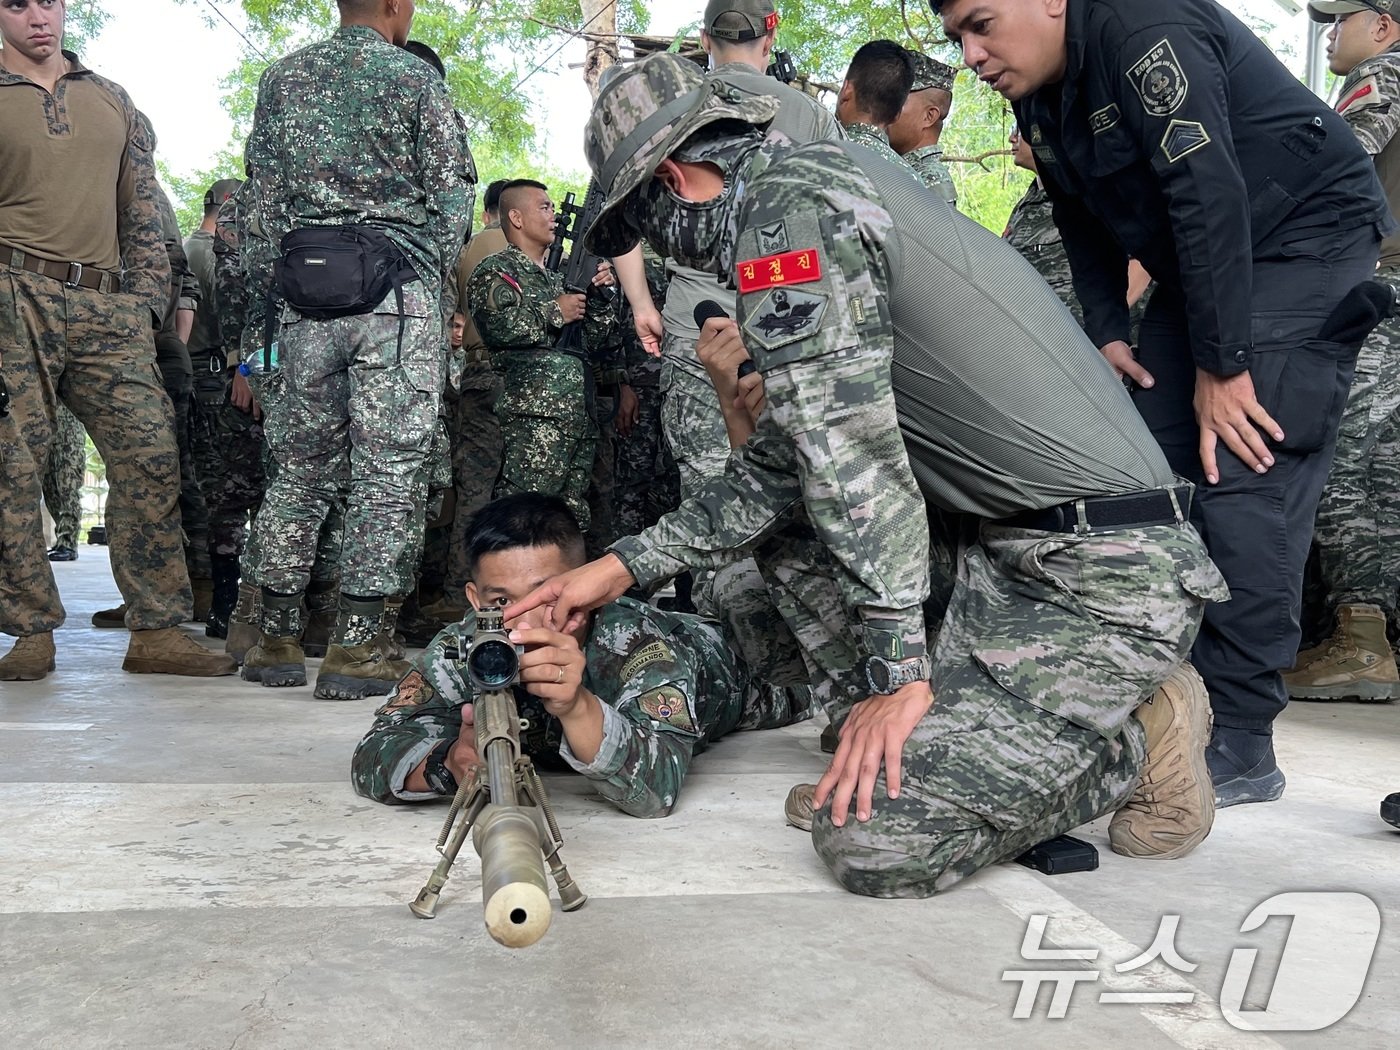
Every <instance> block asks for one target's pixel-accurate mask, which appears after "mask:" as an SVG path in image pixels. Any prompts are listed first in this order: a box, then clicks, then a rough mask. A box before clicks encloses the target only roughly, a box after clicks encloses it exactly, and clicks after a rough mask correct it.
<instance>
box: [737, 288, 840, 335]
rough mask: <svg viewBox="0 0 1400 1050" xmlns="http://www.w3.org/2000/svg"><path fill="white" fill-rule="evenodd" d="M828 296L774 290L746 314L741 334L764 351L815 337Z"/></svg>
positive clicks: (794, 289) (818, 293)
mask: <svg viewBox="0 0 1400 1050" xmlns="http://www.w3.org/2000/svg"><path fill="white" fill-rule="evenodd" d="M828 301H829V297H828V296H826V295H823V294H821V293H820V292H807V291H802V290H800V289H797V288H775V289H773V290H772V291H771V292H769V293H768V294H767V295H766V296H764V297H763V299H762V300H760V301H759V304H758V305H757V306H755V307H754V308H752V309H751V310H749V311H748V315H747V317H746V318H745V320H744V331H745V332H746V333H747V334H748V335H750V336H752V337H753V339H754V341H755V342H757V343H758V345H759V346H762V347H763V348H764V349H765V350H774V349H776V348H777V347H780V346H784V345H786V344H787V343H793V342H796V341H797V340H799V339H806V338H807V337H808V336H811V335H815V334H816V333H817V332H818V331H819V330H820V329H821V326H822V318H823V317H824V316H825V315H826V306H827V302H828Z"/></svg>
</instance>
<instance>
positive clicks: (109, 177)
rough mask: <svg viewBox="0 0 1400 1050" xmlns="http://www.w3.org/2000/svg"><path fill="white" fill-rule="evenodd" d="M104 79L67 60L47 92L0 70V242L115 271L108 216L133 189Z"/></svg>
mask: <svg viewBox="0 0 1400 1050" xmlns="http://www.w3.org/2000/svg"><path fill="white" fill-rule="evenodd" d="M70 61H72V60H71V59H70ZM106 85H107V82H106V81H104V80H103V79H102V78H101V77H99V76H97V75H96V74H95V73H93V72H92V71H91V70H88V69H84V68H83V67H82V65H81V64H80V63H78V62H76V61H73V71H72V72H70V73H68V74H66V75H65V76H64V77H63V78H62V79H61V80H59V82H58V84H57V85H56V87H55V88H54V93H53V94H52V95H50V94H49V93H48V92H47V91H45V90H44V89H43V88H42V87H40V86H39V85H37V84H35V83H33V82H32V81H30V80H28V79H27V78H25V77H22V76H17V75H15V74H13V73H10V72H8V71H6V70H4V69H3V68H0V245H4V246H7V247H10V248H19V249H21V250H22V251H25V252H28V253H30V254H32V255H37V256H39V257H41V258H44V259H52V260H56V261H59V262H77V263H82V264H83V265H84V266H93V267H97V268H98V269H102V270H108V271H110V272H113V273H116V272H118V271H120V270H121V268H122V258H121V249H120V247H119V245H118V233H117V216H118V211H119V210H120V208H121V207H123V206H124V204H125V203H127V202H129V201H130V200H131V198H132V196H133V194H134V192H135V188H134V185H133V179H132V173H131V166H130V164H129V162H128V158H127V143H128V142H129V141H130V139H131V136H132V135H133V134H134V128H133V125H132V124H131V123H130V122H129V114H128V111H127V109H126V107H125V106H124V105H123V99H122V98H119V97H118V96H117V95H116V94H115V93H113V92H112V91H110V90H109V89H108V87H107V86H106ZM99 186H100V187H115V190H116V192H115V193H113V192H111V191H110V190H109V191H108V192H105V193H96V192H94V190H95V188H96V187H99Z"/></svg>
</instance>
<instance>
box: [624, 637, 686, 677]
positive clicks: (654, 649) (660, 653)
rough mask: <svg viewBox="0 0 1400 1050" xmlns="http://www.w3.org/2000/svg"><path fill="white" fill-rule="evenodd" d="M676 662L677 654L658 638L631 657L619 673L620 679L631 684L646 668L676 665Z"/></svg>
mask: <svg viewBox="0 0 1400 1050" xmlns="http://www.w3.org/2000/svg"><path fill="white" fill-rule="evenodd" d="M675 660H676V654H675V653H673V652H672V651H671V647H670V646H669V645H667V644H666V643H665V642H663V641H662V640H661V639H659V638H658V639H657V640H656V641H654V642H648V643H647V644H646V645H644V646H642V647H641V648H640V649H638V650H637V651H636V652H635V653H633V654H632V655H631V656H629V657H628V658H627V662H626V663H624V664H623V665H622V670H620V671H619V672H618V677H619V678H620V679H622V681H624V682H630V681H631V680H632V679H633V678H636V677H637V675H638V673H639V672H641V670H642V669H643V668H645V667H650V666H651V665H652V664H659V663H674V662H675Z"/></svg>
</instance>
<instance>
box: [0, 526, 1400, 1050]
mask: <svg viewBox="0 0 1400 1050" xmlns="http://www.w3.org/2000/svg"><path fill="white" fill-rule="evenodd" d="M55 568H56V571H57V574H58V579H59V582H60V586H61V588H62V591H63V595H64V599H65V601H66V602H67V605H68V609H69V624H68V626H66V627H65V628H63V630H62V631H61V632H60V633H59V635H58V647H59V653H58V663H59V670H58V672H57V673H56V674H54V675H51V676H50V677H49V678H48V679H47V680H46V681H44V682H41V683H3V684H0V779H3V780H4V781H5V782H6V789H5V796H6V798H5V802H4V817H3V824H2V825H0V826H3V828H4V830H3V832H0V1032H3V1036H0V1040H3V1045H4V1046H5V1047H15V1048H24V1050H28V1048H39V1047H55V1048H63V1050H82V1048H87V1047H133V1048H141V1050H149V1048H164V1047H177V1048H186V1047H189V1048H203V1047H220V1048H225V1047H227V1048H241V1050H255V1048H273V1047H288V1048H307V1047H322V1046H325V1047H331V1046H337V1047H385V1048H387V1047H415V1046H429V1045H431V1046H442V1047H467V1046H483V1047H507V1046H520V1047H534V1046H541V1047H543V1046H550V1047H569V1048H572V1047H655V1046H665V1047H668V1048H673V1050H674V1048H681V1047H707V1048H708V1047H729V1046H736V1047H748V1046H753V1047H789V1046H790V1047H812V1046H842V1045H867V1046H894V1047H905V1046H909V1047H916V1046H917V1047H964V1046H985V1047H1002V1046H1012V1045H1016V1044H1020V1045H1025V1046H1035V1047H1066V1048H1069V1047H1073V1048H1083V1047H1086V1046H1094V1045H1096V1044H1102V1045H1109V1046H1123V1047H1126V1046H1132V1047H1134V1048H1135V1050H1151V1048H1159V1047H1160V1048H1164V1050H1169V1048H1171V1047H1174V1046H1182V1047H1190V1048H1207V1047H1300V1048H1301V1047H1313V1046H1322V1045H1324V1044H1325V1045H1332V1044H1337V1043H1340V1044H1342V1045H1345V1046H1347V1047H1348V1048H1354V1050H1366V1048H1376V1050H1379V1048H1382V1047H1387V1048H1388V1047H1394V1046H1395V1045H1396V1041H1397V1036H1396V1034H1395V1033H1396V1032H1400V1003H1397V1000H1396V997H1395V994H1394V990H1395V988H1396V986H1397V980H1400V942H1397V931H1396V930H1395V928H1394V927H1393V925H1391V922H1390V920H1392V919H1393V918H1394V916H1395V914H1396V906H1397V903H1400V834H1397V833H1393V832H1391V831H1390V830H1388V829H1387V828H1386V826H1385V825H1383V824H1382V823H1381V822H1380V820H1379V819H1378V818H1377V816H1376V807H1377V803H1378V801H1379V799H1380V798H1381V796H1382V795H1384V794H1386V793H1388V792H1390V791H1393V790H1400V705H1394V706H1361V705H1352V704H1335V705H1321V704H1318V705H1310V706H1305V705H1302V704H1298V705H1294V706H1293V707H1292V708H1291V709H1290V710H1289V711H1288V712H1287V714H1286V715H1285V716H1284V719H1283V721H1282V723H1281V726H1280V729H1279V733H1278V749H1279V753H1280V758H1281V761H1282V764H1283V766H1284V768H1285V770H1286V771H1287V773H1288V776H1289V787H1288V792H1287V794H1286V795H1285V796H1284V798H1283V800H1282V801H1280V802H1278V803H1274V804H1272V805H1266V806H1245V807H1240V808H1236V809H1231V810H1226V811H1223V812H1222V813H1221V814H1220V815H1219V817H1218V819H1217V821H1216V825H1215V830H1214V832H1213V834H1212V835H1211V837H1210V839H1209V840H1208V841H1207V842H1206V843H1205V845H1204V846H1203V847H1202V848H1201V849H1199V850H1198V851H1197V852H1196V853H1195V854H1194V855H1193V856H1191V857H1189V858H1187V859H1185V860H1182V861H1177V862H1171V863H1162V864H1153V863H1149V862H1142V861H1138V862H1134V861H1130V860H1126V859H1124V858H1121V857H1118V856H1116V855H1115V854H1113V853H1112V852H1110V851H1109V850H1108V846H1107V840H1106V836H1105V833H1104V828H1103V826H1102V825H1101V824H1096V825H1091V826H1089V827H1088V828H1085V829H1082V831H1081V834H1082V835H1083V836H1084V837H1087V838H1088V839H1090V840H1091V841H1093V842H1094V843H1095V844H1096V845H1097V846H1098V847H1099V850H1100V857H1101V867H1100V868H1099V870H1098V871H1096V872H1091V873H1083V874H1076V875H1066V876H1057V877H1045V876H1042V875H1039V874H1037V873H1034V872H1031V871H1029V870H1027V869H1024V868H1021V867H1019V866H1016V865H1006V866H1002V867H1001V868H998V869H996V870H992V871H987V872H984V873H981V874H979V875H978V876H976V877H974V878H973V879H971V880H968V881H967V882H965V883H964V884H963V885H961V886H959V887H957V888H955V889H953V890H952V891H951V892H949V893H948V894H946V895H944V896H942V897H939V898H935V899H932V900H927V901H876V900H865V899H860V898H855V897H852V896H849V895H847V894H845V893H843V892H842V891H840V890H839V889H838V888H837V887H836V886H835V885H834V884H833V882H832V881H831V880H830V878H829V877H828V875H827V873H826V871H825V870H824V868H823V867H822V866H821V864H820V863H819V862H818V860H817V858H816V856H815V855H814V854H813V852H812V850H811V847H810V845H809V842H808V840H807V837H806V836H804V835H803V834H801V833H799V832H797V831H795V830H794V829H792V828H789V827H786V826H785V825H784V823H783V820H782V816H781V807H782V800H783V797H784V795H785V793H786V792H787V789H788V787H789V786H790V785H791V784H793V783H795V782H797V781H799V780H806V779H811V778H813V777H815V776H816V775H817V774H818V773H819V772H820V770H821V769H822V768H823V760H822V757H821V755H820V753H819V751H818V748H817V733H818V727H817V726H816V725H814V724H808V725H804V726H797V727H794V728H792V729H790V730H781V731H777V732H771V733H755V734H743V735H740V736H737V737H733V738H730V739H728V740H726V741H724V742H723V743H721V744H720V745H719V746H718V747H716V748H714V749H713V750H712V751H710V752H708V753H707V754H705V755H704V756H702V757H701V758H699V759H698V760H697V761H696V764H695V766H694V772H693V773H692V774H691V777H690V779H689V781H688V782H687V785H686V789H685V793H684V795H683V796H682V799H681V804H680V807H679V809H678V811H677V812H676V813H675V814H674V815H673V816H672V817H671V818H669V819H667V820H661V821H638V820H634V819H632V818H630V817H626V816H623V815H622V814H620V813H617V812H615V811H614V810H612V809H611V808H609V807H608V806H607V805H605V804H603V803H602V802H601V801H600V800H599V799H598V798H597V797H596V796H594V795H593V794H592V793H591V792H589V791H588V790H587V788H586V786H585V784H584V783H582V782H581V781H580V780H579V779H578V778H554V779H553V780H552V782H551V789H552V792H553V794H554V797H555V799H556V802H557V810H558V814H559V821H560V824H561V826H562V830H563V832H564V836H565V846H566V851H567V852H566V854H565V857H566V860H567V861H568V863H569V866H570V870H571V871H572V873H573V875H574V877H575V879H576V880H577V881H578V883H579V885H580V886H581V887H582V888H583V889H584V890H585V891H586V892H587V893H588V894H589V896H590V898H591V899H590V902H589V903H588V905H587V906H586V907H584V908H583V909H582V910H581V911H578V912H575V913H573V914H569V915H565V914H562V913H556V915H555V917H554V924H553V927H552V928H551V929H550V931H549V933H548V934H547V935H546V937H545V939H544V940H543V941H541V942H540V943H539V944H537V945H535V946H534V947H532V948H528V949H524V950H522V951H517V952H512V951H509V950H507V949H505V948H501V947H499V946H497V945H496V944H495V943H494V942H492V941H491V940H490V939H489V938H488V937H487V935H486V933H485V931H484V929H483V927H482V924H481V904H480V898H479V881H478V873H479V868H478V864H477V860H476V857H475V855H474V854H473V853H471V852H470V850H466V851H464V852H463V857H462V860H461V862H460V863H459V865H458V867H457V869H456V872H455V874H454V877H453V878H452V880H451V881H450V882H449V883H448V885H447V889H446V891H445V896H444V901H443V906H442V908H441V910H440V912H439V917H438V918H437V919H436V920H435V921H433V922H423V921H420V920H418V919H415V918H414V917H413V916H412V915H411V914H410V913H409V911H408V908H407V906H406V905H407V902H408V901H409V900H410V899H412V897H413V896H414V894H415V893H416V892H417V890H418V888H419V886H420V885H421V884H422V882H423V880H424V878H425V876H426V875H427V873H428V871H429V870H430V868H431V867H432V865H433V863H434V861H435V857H436V855H435V853H434V851H433V842H434V839H435V837H436V833H437V829H438V826H439V824H440V822H441V817H442V809H441V807H438V806H428V807H426V808H396V809H389V808H384V807H379V806H376V805H374V804H371V803H367V802H365V801H364V800H362V799H360V798H358V797H357V796H355V795H354V794H353V793H352V792H351V790H350V787H349V784H348V782H347V767H348V760H349V755H350V751H351V749H352V747H353V745H354V743H355V741H356V740H357V739H358V738H359V736H360V734H361V733H362V732H363V731H364V730H365V728H366V727H367V725H368V724H369V721H370V717H371V713H372V711H373V708H374V703H373V702H371V701H366V702H360V703H329V702H321V701H316V700H313V699H312V697H311V691H310V690H309V689H306V690H287V691H274V690H268V689H263V688H260V687H258V686H256V685H250V684H247V683H243V682H240V681H238V680H237V679H232V678H225V679H219V680H214V681H199V680H182V679H178V678H167V677H157V676H149V677H136V676H131V675H127V674H124V673H123V672H122V671H121V670H120V663H121V657H122V653H123V651H124V648H125V645H126V638H127V636H126V633H125V632H123V631H98V630H94V629H93V628H91V627H90V626H88V623H89V616H90V615H91V614H92V612H93V611H94V610H96V609H98V608H102V607H105V606H107V605H110V604H115V602H116V600H117V594H116V589H115V586H114V585H113V583H112V581H111V577H110V574H109V572H108V567H107V561H106V552H105V550H103V549H101V548H92V547H83V548H82V549H81V560H80V561H78V562H76V563H74V564H68V565H58V566H56V567H55ZM1303 890H1330V891H1359V892H1361V893H1363V894H1366V895H1367V896H1369V897H1370V898H1371V899H1372V900H1374V901H1375V902H1376V904H1377V905H1378V906H1379V907H1380V909H1381V910H1382V912H1383V914H1384V916H1385V919H1386V925H1385V927H1384V928H1383V929H1382V932H1381V939H1380V944H1379V948H1378V949H1377V951H1376V954H1375V958H1374V961H1373V963H1372V965H1371V968H1370V973H1369V978H1368V979H1367V981H1366V984H1365V987H1364V989H1363V991H1362V994H1361V997H1360V999H1359V1001H1358V1002H1357V1004H1356V1006H1355V1007H1354V1009H1352V1010H1351V1012H1350V1013H1349V1014H1347V1015H1346V1016H1345V1017H1344V1018H1343V1019H1342V1020H1341V1021H1340V1022H1339V1023H1337V1024H1336V1025H1335V1026H1333V1027H1331V1028H1329V1029H1327V1030H1324V1031H1320V1032H1316V1033H1306V1034H1302V1033H1295V1032H1271V1033H1268V1034H1261V1033H1257V1032H1246V1031H1241V1030H1238V1029H1236V1028H1235V1027H1232V1026H1231V1025H1229V1024H1228V1023H1226V1021H1225V1020H1224V1019H1223V1017H1222V1011H1221V1008H1220V1006H1219V1005H1218V1002H1219V1000H1220V999H1221V998H1222V994H1221V987H1222V980H1223V976H1224V973H1225V968H1226V964H1227V963H1228V962H1229V960H1230V956H1231V951H1232V949H1234V948H1236V947H1244V946H1257V947H1259V948H1260V952H1259V957H1258V962H1257V965H1256V969H1257V970H1258V972H1257V973H1256V974H1255V975H1254V979H1253V981H1251V983H1250V984H1249V987H1248V991H1247V994H1246V996H1245V1000H1244V1002H1245V1008H1246V1009H1262V1008H1263V1007H1264V1005H1265V1003H1266V1002H1267V1000H1268V995H1269V984H1270V978H1271V975H1272V974H1273V972H1274V970H1275V969H1277V968H1278V966H1279V962H1278V960H1279V956H1280V954H1281V949H1282V943H1283V940H1284V936H1285V934H1286V932H1287V931H1286V927H1287V924H1288V920H1287V919H1286V918H1285V919H1274V920H1271V921H1270V922H1269V923H1268V924H1267V925H1265V926H1264V927H1263V928H1262V929H1261V930H1260V931H1258V932H1256V933H1250V934H1241V933H1240V932H1239V930H1240V927H1241V924H1242V922H1243V920H1244V918H1245V916H1246V915H1247V914H1248V913H1249V912H1250V910H1251V909H1252V908H1253V907H1254V906H1255V905H1256V904H1258V903H1259V902H1261V901H1263V900H1265V899H1266V898H1269V897H1271V896H1272V895H1274V894H1276V893H1279V892H1282V891H1303ZM1035 915H1048V916H1050V918H1049V920H1048V923H1049V925H1048V933H1047V934H1046V936H1045V938H1044V944H1045V946H1046V947H1059V948H1071V949H1073V948H1098V949H1100V951H1099V956H1098V958H1097V960H1094V961H1069V962H1055V961H1051V962H1044V961H1026V960H1025V959H1023V958H1022V954H1021V948H1022V940H1023V937H1024V936H1025V933H1026V928H1027V923H1028V922H1029V921H1030V920H1031V917H1032V916H1035ZM1164 915H1179V916H1180V925H1179V928H1178V932H1177V936H1176V946H1177V949H1178V951H1179V953H1180V955H1181V956H1182V957H1183V958H1184V959H1185V960H1186V962H1187V963H1188V964H1189V963H1196V964H1199V965H1198V968H1196V969H1195V970H1194V971H1193V972H1191V973H1190V974H1186V973H1182V972H1180V971H1178V970H1176V969H1172V968H1169V967H1168V966H1166V965H1164V964H1163V963H1162V962H1160V961H1159V962H1155V963H1152V964H1150V965H1148V966H1145V967H1142V968H1140V969H1134V970H1132V971H1131V972H1126V973H1118V972H1116V971H1115V969H1114V964H1115V963H1119V962H1122V961H1125V960H1127V959H1129V958H1131V957H1133V956H1136V955H1138V954H1139V953H1140V952H1142V951H1143V950H1144V949H1146V948H1147V947H1148V945H1149V944H1151V943H1152V941H1153V938H1154V935H1155V934H1156V932H1157V929H1158V926H1159V923H1160V921H1161V917H1162V916H1164ZM1297 921H1301V920H1297ZM1295 928H1296V922H1295ZM1343 932H1344V931H1343V930H1342V929H1341V928H1340V927H1337V933H1336V939H1338V940H1339V939H1340V938H1341V935H1342V933H1343ZM1032 943H1034V942H1032ZM1327 956H1328V949H1327V946H1326V945H1323V948H1322V950H1321V953H1320V957H1319V958H1318V959H1316V960H1314V961H1312V962H1311V963H1309V964H1308V967H1307V969H1306V971H1305V974H1304V977H1305V980H1304V987H1303V988H1302V989H1301V990H1300V989H1299V987H1298V986H1297V984H1296V983H1295V984H1294V986H1293V990H1292V991H1291V992H1290V993H1289V996H1290V998H1291V1000H1293V1001H1294V1004H1295V1005H1297V1004H1298V1003H1301V1004H1302V1005H1315V1006H1317V1007H1318V1008H1319V1009H1324V1008H1325V1007H1326V1006H1327V1005H1328V1004H1329V1003H1331V1002H1333V1001H1335V1000H1336V998H1337V996H1338V995H1339V994H1340V993H1339V992H1338V990H1337V988H1336V987H1335V986H1336V985H1337V984H1338V983H1344V982H1341V980H1340V977H1339V974H1340V973H1341V966H1340V964H1339V963H1338V962H1337V960H1336V959H1330V958H1328V957H1327ZM1289 961H1290V963H1292V962H1294V961H1296V960H1294V958H1293V957H1292V956H1290V957H1289ZM1028 969H1045V970H1077V971H1081V972H1082V974H1084V975H1086V976H1087V977H1089V978H1090V980H1087V981H1084V982H1083V983H1079V984H1077V985H1074V986H1073V996H1072V998H1071V1000H1070V1005H1069V1009H1068V1014H1067V1016H1065V1017H1064V1018H1063V1019H1058V1020H1055V1019H1048V1018H1047V1017H1046V1013H1047V1008H1048V1005H1049V999H1050V992H1049V990H1042V992H1041V994H1040V997H1039V999H1038V1002H1037V1005H1036V1007H1035V1011H1034V1015H1033V1017H1032V1018H1031V1019H1029V1020H1016V1019H1013V1016H1012V1015H1013V1008H1014V1005H1015V1003H1016V999H1017V993H1018V991H1019V989H1020V984H1019V982H1018V980H1016V979H1009V980H1008V979H1004V977H1003V973H1004V971H1007V970H1028ZM1106 991H1110V992H1134V991H1136V992H1154V991H1155V992H1162V991H1178V992H1186V993H1194V998H1193V1000H1192V1001H1191V1002H1189V1003H1178V1004H1171V1005H1157V1004H1144V1003H1141V1002H1107V1003H1105V1002H1101V1001H1100V996H1101V995H1102V994H1103V993H1104V992H1106ZM1227 998H1228V997H1227ZM1343 998H1345V996H1343ZM1273 1005H1274V1006H1275V1007H1277V1006H1278V1004H1277V1003H1275V1004H1273Z"/></svg>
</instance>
